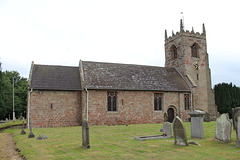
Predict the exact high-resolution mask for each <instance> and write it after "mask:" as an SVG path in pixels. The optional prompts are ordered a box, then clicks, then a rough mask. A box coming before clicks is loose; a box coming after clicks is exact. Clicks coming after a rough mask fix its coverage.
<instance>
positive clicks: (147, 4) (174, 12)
mask: <svg viewBox="0 0 240 160" xmlns="http://www.w3.org/2000/svg"><path fill="white" fill-rule="evenodd" d="M181 12H183V15H184V26H185V30H190V31H191V29H192V27H194V31H195V32H200V33H202V24H203V23H204V24H205V27H206V36H207V49H208V54H209V59H210V68H211V73H212V85H215V84H218V83H222V82H226V83H230V82H232V83H233V84H236V85H237V86H239V87H240V45H239V37H240V31H239V29H240V18H239V17H240V9H239V2H238V1H237V0H235V1H234V0H228V1H226V0H224V1H223V0H211V1H210V0H201V1H200V0H199V1H192V0H189V1H187V0H181V1H179V0H175V1H173V0H172V1H171V0H168V1H160V0H156V1H154V0H95V1H91V0H88V1H86V0H85V1H80V0H75V1H74V0H65V1H62V0H21V1H20V0H0V61H1V62H2V68H3V71H5V70H8V71H13V70H14V71H18V72H19V73H20V75H21V76H22V77H26V78H28V75H29V70H30V66H31V62H32V61H34V63H35V64H47V65H67V66H78V63H79V60H80V59H82V60H83V61H98V62H113V63H128V64H140V65H153V66H161V67H163V66H164V58H165V56H164V54H165V51H164V32H165V29H166V30H167V33H168V35H171V33H172V30H173V31H174V32H175V33H176V32H177V31H179V29H180V19H181V18H182V16H183V15H182V14H181Z"/></svg>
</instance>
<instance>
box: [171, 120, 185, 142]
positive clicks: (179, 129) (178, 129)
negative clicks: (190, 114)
mask: <svg viewBox="0 0 240 160" xmlns="http://www.w3.org/2000/svg"><path fill="white" fill-rule="evenodd" d="M173 134H174V144H175V145H180V146H188V143H187V133H186V128H185V126H184V125H183V122H182V120H181V119H180V118H179V117H178V116H176V117H175V118H174V120H173Z"/></svg>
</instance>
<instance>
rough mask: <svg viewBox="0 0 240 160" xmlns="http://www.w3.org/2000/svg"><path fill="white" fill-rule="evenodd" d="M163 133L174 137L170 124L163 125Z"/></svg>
mask: <svg viewBox="0 0 240 160" xmlns="http://www.w3.org/2000/svg"><path fill="white" fill-rule="evenodd" d="M163 133H166V135H167V136H172V129H171V123H170V122H164V123H163Z"/></svg>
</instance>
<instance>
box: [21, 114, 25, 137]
mask: <svg viewBox="0 0 240 160" xmlns="http://www.w3.org/2000/svg"><path fill="white" fill-rule="evenodd" d="M20 134H21V135H23V134H26V132H25V131H24V117H22V131H21V133H20Z"/></svg>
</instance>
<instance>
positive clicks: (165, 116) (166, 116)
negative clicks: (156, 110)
mask: <svg viewBox="0 0 240 160" xmlns="http://www.w3.org/2000/svg"><path fill="white" fill-rule="evenodd" d="M167 121H168V114H167V112H164V122H167Z"/></svg>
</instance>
